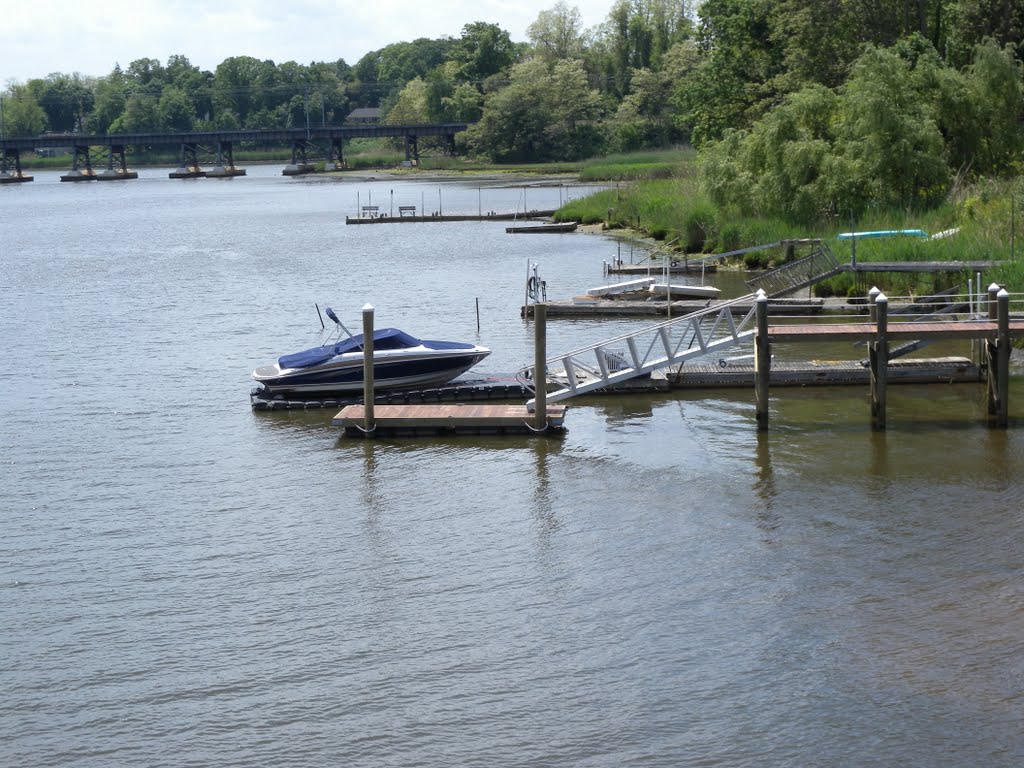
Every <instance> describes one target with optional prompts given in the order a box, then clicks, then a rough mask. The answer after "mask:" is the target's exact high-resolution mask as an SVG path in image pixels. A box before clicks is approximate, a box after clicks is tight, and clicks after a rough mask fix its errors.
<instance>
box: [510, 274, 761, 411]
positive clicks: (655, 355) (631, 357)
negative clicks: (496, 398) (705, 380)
mask: <svg viewBox="0 0 1024 768" xmlns="http://www.w3.org/2000/svg"><path fill="white" fill-rule="evenodd" d="M757 295H758V294H753V293H752V294H748V295H746V296H740V297H738V298H735V299H730V300H728V301H723V302H721V303H719V304H717V305H716V306H715V307H710V308H705V309H701V310H698V311H696V312H691V313H689V314H687V315H683V316H682V317H677V318H675V319H674V320H668V321H666V322H663V323H659V324H657V325H652V326H648V327H646V328H643V329H641V330H639V331H634V332H633V333H627V334H623V335H621V336H616V337H614V338H611V339H607V340H606V341H602V342H599V343H597V344H592V345H590V346H588V347H583V348H581V349H577V350H574V351H572V352H568V353H566V354H564V355H559V356H557V357H553V358H549V359H548V360H547V361H546V364H545V365H546V368H547V370H546V371H545V372H544V377H545V378H544V381H545V382H548V381H551V382H554V383H555V384H556V386H557V389H555V390H549V391H548V392H547V402H548V403H553V402H558V401H560V400H567V399H569V398H570V397H575V396H576V395H582V394H585V393H587V392H593V391H594V390H596V389H602V388H604V387H607V386H609V385H613V384H617V383H619V382H622V381H626V380H627V379H633V378H636V377H638V376H644V375H646V374H649V373H651V372H652V371H655V370H658V369H660V368H665V367H667V366H670V365H679V364H681V363H685V362H686V361H688V360H694V359H697V358H700V357H703V356H705V355H711V354H717V353H718V352H721V351H722V350H725V349H728V348H729V347H734V346H736V345H737V344H742V343H743V342H746V341H752V340H753V338H754V334H755V332H756V328H755V327H754V310H755V308H756V301H755V299H756V298H757ZM747 304H749V305H750V308H749V309H748V310H747V312H746V314H744V315H743V317H742V318H741V319H740V320H739V321H738V322H737V320H736V318H735V317H734V313H735V312H736V310H737V308H738V307H742V306H745V305H747ZM526 370H528V369H526ZM522 373H523V374H524V375H523V376H521V378H522V379H523V380H524V381H528V382H534V383H533V384H532V385H531V384H530V383H527V386H528V387H529V388H530V389H532V390H533V391H534V392H536V388H535V387H536V384H535V382H536V381H537V377H536V373H535V372H532V375H531V376H530V377H529V378H528V379H527V378H526V376H525V373H526V371H525V370H524V372H522ZM535 402H536V401H535V399H534V398H531V399H530V400H529V401H527V403H526V407H527V410H530V411H532V410H533V407H534V404H535Z"/></svg>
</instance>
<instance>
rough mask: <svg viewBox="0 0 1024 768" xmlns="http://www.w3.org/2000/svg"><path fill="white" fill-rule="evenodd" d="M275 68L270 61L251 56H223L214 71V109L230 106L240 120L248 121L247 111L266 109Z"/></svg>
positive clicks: (220, 109)
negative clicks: (224, 57)
mask: <svg viewBox="0 0 1024 768" xmlns="http://www.w3.org/2000/svg"><path fill="white" fill-rule="evenodd" d="M274 69H275V67H274V63H273V62H272V61H260V60H259V59H254V58H253V57H251V56H232V57H229V58H227V59H224V61H222V62H221V63H220V64H218V65H217V69H216V70H215V71H214V73H213V110H214V111H215V112H217V113H223V112H224V111H225V110H230V111H231V112H233V113H234V114H235V116H236V117H237V118H238V120H239V121H240V122H242V123H247V122H248V117H249V114H250V113H252V112H257V111H259V110H266V109H267V107H268V98H272V96H271V93H270V91H269V87H271V86H272V85H273V79H274V76H273V70H274ZM270 106H274V105H270Z"/></svg>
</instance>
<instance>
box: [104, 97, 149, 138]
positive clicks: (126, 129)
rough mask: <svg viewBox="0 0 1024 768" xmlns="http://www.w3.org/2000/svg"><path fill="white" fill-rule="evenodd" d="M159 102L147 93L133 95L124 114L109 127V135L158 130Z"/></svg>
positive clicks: (126, 103)
mask: <svg viewBox="0 0 1024 768" xmlns="http://www.w3.org/2000/svg"><path fill="white" fill-rule="evenodd" d="M159 107H160V102H159V100H158V99H157V97H156V96H152V95H151V94H148V93H133V94H131V95H130V96H129V97H128V100H127V101H126V102H125V107H124V112H122V113H121V115H120V116H119V117H118V118H117V119H116V120H114V122H113V123H112V124H111V125H110V132H111V133H153V132H155V131H159V130H160V111H159Z"/></svg>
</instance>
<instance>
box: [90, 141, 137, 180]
mask: <svg viewBox="0 0 1024 768" xmlns="http://www.w3.org/2000/svg"><path fill="white" fill-rule="evenodd" d="M115 160H116V166H117V167H115ZM137 178H139V174H138V172H137V171H132V170H130V169H129V168H128V164H127V162H126V161H125V157H124V145H123V144H111V145H110V146H109V147H107V168H106V170H105V171H101V172H100V173H99V174H97V176H96V179H97V181H111V180H118V179H137Z"/></svg>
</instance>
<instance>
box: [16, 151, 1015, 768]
mask: <svg viewBox="0 0 1024 768" xmlns="http://www.w3.org/2000/svg"><path fill="white" fill-rule="evenodd" d="M278 170H279V169H277V168H254V169H250V174H251V175H250V176H249V177H247V178H243V179H234V180H230V181H214V180H200V181H193V182H172V181H169V180H168V179H166V178H165V177H164V176H165V173H166V171H162V172H158V171H145V172H143V174H142V178H140V179H139V180H138V181H135V182H125V183H123V184H95V185H85V186H79V185H70V184H59V183H58V182H57V180H56V174H55V173H39V174H36V181H35V182H32V183H31V184H27V185H22V186H20V187H18V188H17V189H12V188H10V187H0V227H2V229H0V249H2V250H0V254H2V266H3V269H2V274H0V286H2V296H3V299H4V308H3V312H2V313H0V338H3V340H4V349H5V351H6V360H5V365H3V366H2V367H0V392H2V396H3V403H4V405H5V406H6V407H5V408H4V415H3V418H2V419H0V445H2V448H3V459H2V463H0V487H2V489H3V490H2V491H0V493H2V499H3V504H2V507H0V522H2V536H0V623H2V626H3V631H2V634H0V690H2V691H3V695H2V696H0V764H2V765H10V766H93V765H95V766H110V765H147V766H185V765H195V766H208V765H218V766H252V765H296V766H299V765H301V766H307V765H360V766H363V765H365V766H453V765H474V766H475V765H479V766H495V765H501V766H543V765H549V766H563V765H573V766H576V765H579V766H626V765H635V766H746V765H749V766H763V765H786V766H803V765H843V766H848V765H865V766H867V765H871V766H875V765H906V766H961V765H985V766H1016V765H1020V764H1021V763H1022V761H1024V736H1022V731H1021V727H1020V725H1021V722H1024V693H1022V690H1024V641H1022V637H1024V602H1022V587H1024V576H1022V568H1024V555H1022V551H1024V549H1022V545H1021V536H1020V531H1021V527H1022V523H1024V513H1022V502H1021V496H1022V493H1021V491H1022V487H1024V486H1022V483H1021V481H1020V479H1019V478H1020V473H1021V470H1022V469H1024V429H1022V427H1024V419H1022V418H1021V417H1020V414H1021V413H1024V411H1022V410H1021V409H1022V407H1024V406H1022V403H1024V386H1022V384H1021V381H1020V380H1019V379H1015V380H1014V382H1013V391H1012V393H1011V403H1010V410H1011V413H1012V414H1015V418H1013V419H1012V422H1011V426H1010V428H1009V429H1008V430H1006V431H996V430H989V429H987V428H985V427H984V416H985V405H984V391H983V388H982V387H979V386H973V385H972V386H962V385H961V386H931V387H905V386H904V387H893V388H892V389H891V390H890V393H889V430H888V432H886V433H884V434H876V433H872V432H871V430H870V428H869V412H868V401H867V392H866V391H865V390H864V389H862V388H857V387H855V388H843V389H828V390H817V389H809V390H778V391H773V400H772V429H771V431H770V432H769V433H767V434H766V435H760V436H759V435H758V434H757V433H756V430H755V422H754V408H753V393H752V392H746V391H742V390H740V391H735V392H733V391H717V392H706V393H692V392H690V393H682V394H678V395H676V394H672V395H659V396H634V397H614V398H593V399H587V400H583V401H581V402H579V403H572V404H571V407H570V411H569V414H568V418H567V425H568V427H569V431H568V433H567V434H566V435H565V436H564V437H563V438H561V439H558V440H533V439H528V438H458V439H422V440H405V441H380V442H373V443H364V442H361V441H351V440H343V439H339V437H338V434H337V432H336V430H334V429H333V428H331V427H330V424H329V422H330V416H331V415H332V414H330V413H328V412H316V411H307V412H285V413H254V412H252V411H251V410H250V408H249V403H248V391H249V386H250V381H249V379H248V374H249V371H250V370H251V369H252V368H253V367H254V366H255V365H257V364H261V363H264V362H268V361H269V360H271V359H273V357H275V356H276V355H278V354H280V353H282V352H287V351H294V350H296V349H298V348H300V347H302V346H303V345H305V344H307V343H313V342H315V341H317V340H318V339H319V338H320V335H319V333H320V331H319V321H318V320H317V318H316V310H315V308H314V302H319V304H320V306H321V307H323V306H324V305H325V304H327V303H330V304H331V305H332V306H333V307H334V308H335V309H336V310H337V311H338V312H339V315H340V316H341V317H342V319H343V320H346V321H349V320H351V321H352V322H354V323H358V317H359V307H361V306H362V305H363V304H364V303H365V302H370V303H372V304H373V305H374V306H375V308H376V314H377V322H378V324H379V325H397V326H399V327H403V328H405V329H407V330H409V331H410V332H413V333H416V334H419V335H423V336H427V337H435V338H452V339H460V340H476V339H477V338H479V340H480V341H481V343H484V344H487V345H488V346H490V347H492V348H493V349H494V354H493V355H492V356H491V357H490V358H488V359H487V360H486V361H485V362H484V363H483V364H482V365H481V366H480V370H479V371H478V373H479V374H480V375H484V376H502V377H503V376H507V375H509V374H510V373H511V372H513V371H514V370H516V369H517V368H518V367H519V366H520V365H523V364H526V363H528V362H530V361H531V360H532V350H531V339H532V332H531V329H530V328H529V327H527V326H524V325H523V323H522V321H521V320H520V319H519V316H518V311H519V306H520V304H521V303H522V298H523V297H522V291H523V284H524V282H525V277H526V269H527V264H528V261H530V260H532V261H535V262H537V263H538V264H540V270H541V275H542V277H544V278H545V279H546V280H547V282H548V289H549V294H550V295H551V296H552V297H553V298H564V297H568V296H571V295H574V294H575V293H579V292H581V291H582V290H583V289H585V288H587V287H591V286H593V285H597V284H600V282H601V263H602V261H604V260H610V259H611V257H612V256H613V255H614V254H615V252H616V247H615V246H614V245H613V244H612V243H611V242H610V241H607V240H604V239H602V238H601V237H598V236H589V235H581V234H575V235H555V236H543V237H532V236H518V237H517V236H510V235H506V234H505V232H504V226H503V225H500V224H469V223H467V224H458V225H440V224H424V225H394V226H385V225H380V226H360V227H352V226H348V227H346V226H345V224H344V216H345V215H346V214H349V215H352V214H354V213H355V211H356V208H357V205H359V204H366V202H367V198H369V197H371V196H372V199H373V200H374V202H375V203H376V202H378V201H388V202H390V200H391V198H392V194H393V198H394V201H395V202H394V204H395V205H396V206H397V205H399V204H403V205H404V204H416V205H422V204H424V203H425V204H426V206H427V208H428V209H429V208H430V207H431V205H432V204H433V201H431V200H429V198H430V197H431V196H433V197H435V198H436V197H438V195H440V196H442V199H443V208H444V211H445V212H456V211H460V210H461V211H464V212H468V213H472V212H475V211H476V210H477V208H478V206H482V208H483V209H485V210H487V209H494V210H506V209H512V208H515V207H517V205H521V204H522V202H523V198H524V197H526V198H527V201H528V204H529V206H530V207H546V206H547V205H549V204H550V205H554V204H557V202H558V200H559V199H560V198H561V197H562V196H564V195H567V194H579V193H580V190H579V189H573V190H569V189H567V188H561V187H557V186H554V187H546V188H536V187H531V188H530V189H528V190H525V191H524V190H523V189H522V188H519V187H511V188H508V189H503V190H499V189H493V188H490V187H484V188H480V187H482V186H483V182H480V183H479V184H475V183H472V182H470V183H468V184H466V183H463V184H459V183H445V184H442V185H438V184H437V183H434V182H430V183H422V184H417V183H414V182H409V181H395V180H387V179H378V180H368V179H355V178H353V179H349V180H346V181H342V182H329V181H324V180H295V179H283V178H281V177H280V176H278V175H277V171H278ZM392 190H393V193H392ZM380 204H381V205H382V206H386V205H387V203H385V202H381V203H380ZM477 300H479V304H480V326H481V327H480V333H479V336H478V335H477V330H476V302H477ZM633 327H636V324H635V323H633V322H632V321H621V320H620V321H613V322H598V321H575V322H569V321H557V322H556V321H553V322H552V323H551V325H550V327H549V334H548V336H549V341H548V343H549V347H550V348H551V349H552V351H559V350H563V351H564V350H568V349H571V348H574V347H576V346H580V345H582V344H587V343H590V342H593V341H597V340H599V339H601V338H603V337H605V336H609V335H613V334H616V333H620V332H622V331H623V330H626V329H629V328H633ZM841 352H842V353H843V354H848V350H846V351H841ZM837 354H838V353H837Z"/></svg>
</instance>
